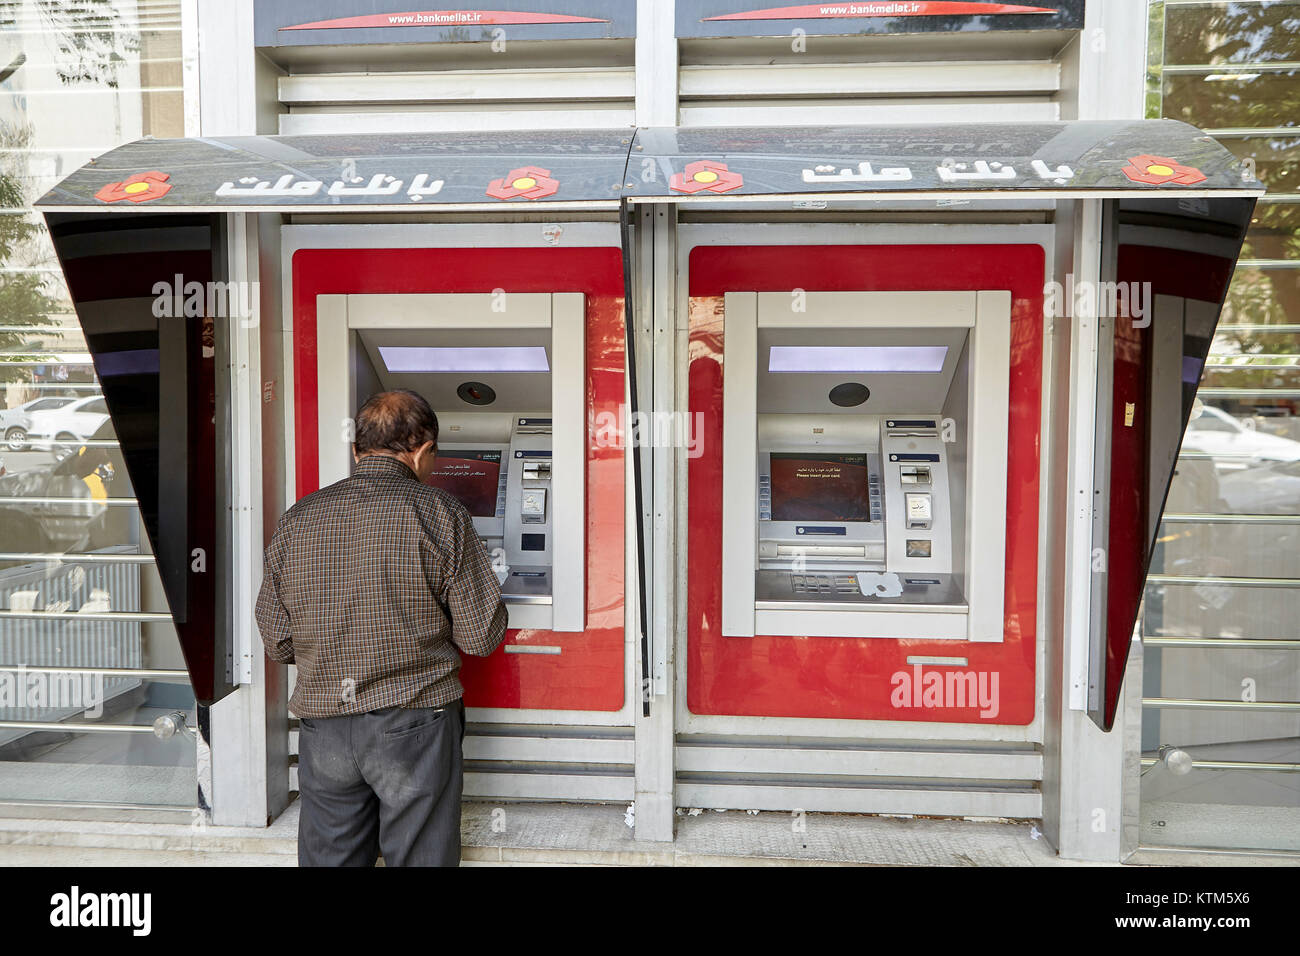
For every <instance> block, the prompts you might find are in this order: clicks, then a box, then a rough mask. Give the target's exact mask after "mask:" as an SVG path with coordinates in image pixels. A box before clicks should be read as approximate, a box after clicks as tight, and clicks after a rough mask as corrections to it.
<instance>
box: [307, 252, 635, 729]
mask: <svg viewBox="0 0 1300 956" xmlns="http://www.w3.org/2000/svg"><path fill="white" fill-rule="evenodd" d="M495 289H505V290H506V291H507V292H582V293H584V294H585V295H586V297H587V298H586V303H587V315H586V319H587V356H586V368H587V370H586V375H587V403H586V411H587V416H588V418H587V434H588V443H587V491H586V502H587V518H586V520H587V531H586V541H587V571H586V588H587V618H586V630H585V631H583V632H581V633H565V634H560V633H556V632H553V631H547V630H532V629H528V630H511V631H509V632H507V635H506V640H505V645H512V644H516V645H517V644H532V645H552V646H559V647H560V649H561V651H560V653H559V654H518V653H506V650H505V645H503V646H502V647H501V648H498V649H497V651H496V652H495V653H493V654H492V655H491V656H490V657H486V658H474V657H466V658H465V660H464V666H463V667H462V669H461V674H460V678H461V682H462V683H463V684H464V686H465V703H466V704H467V705H468V706H470V707H509V708H527V709H541V710H591V711H616V710H620V709H621V708H622V706H623V701H624V696H625V683H624V671H625V667H624V662H625V657H626V652H625V648H624V643H623V623H624V620H623V593H624V591H623V586H624V580H623V578H624V574H623V571H624V565H625V561H624V546H623V537H624V527H623V524H624V497H623V490H624V489H623V486H624V481H623V475H624V462H623V450H622V448H620V447H615V446H613V445H611V444H610V443H598V442H597V441H596V440H595V434H596V426H597V424H598V423H601V422H606V421H619V420H620V419H619V418H618V415H619V410H620V408H621V406H622V403H623V387H624V386H623V370H624V362H623V356H624V341H623V273H622V260H621V257H620V252H619V250H618V249H617V248H612V249H604V248H584V249H303V250H299V251H298V252H297V253H295V254H294V257H293V314H294V319H293V322H294V326H293V328H294V331H293V339H294V370H295V388H294V393H295V394H294V402H295V407H294V410H295V422H296V435H297V490H298V495H299V496H300V497H301V496H302V495H305V494H308V493H310V492H312V491H315V490H316V488H317V487H318V485H319V479H318V475H319V470H318V464H319V463H318V453H317V447H316V437H315V436H316V435H317V427H316V426H317V401H316V394H317V392H316V388H317V381H316V378H317V375H316V296H318V295H322V294H347V293H362V292H369V293H418V292H424V293H434V292H438V293H475V292H478V293H488V292H492V291H493V290H495Z"/></svg>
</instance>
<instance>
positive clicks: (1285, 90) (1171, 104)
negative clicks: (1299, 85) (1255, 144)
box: [1164, 70, 1300, 130]
mask: <svg viewBox="0 0 1300 956" xmlns="http://www.w3.org/2000/svg"><path fill="white" fill-rule="evenodd" d="M1296 75H1297V74H1296V71H1295V70H1277V71H1269V72H1267V73H1245V72H1241V73H1205V74H1201V73H1175V74H1168V73H1167V74H1165V80H1164V113H1165V117H1166V118H1168V119H1176V120H1182V121H1183V122H1184V123H1190V124H1191V125H1193V126H1199V127H1200V128H1202V129H1211V130H1212V129H1235V128H1239V127H1252V128H1255V127H1275V126H1277V127H1288V128H1289V127H1292V126H1295V125H1297V123H1300V111H1298V110H1297V101H1296Z"/></svg>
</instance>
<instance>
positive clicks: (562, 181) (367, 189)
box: [36, 120, 1263, 212]
mask: <svg viewBox="0 0 1300 956" xmlns="http://www.w3.org/2000/svg"><path fill="white" fill-rule="evenodd" d="M1262 192H1263V187H1262V185H1261V184H1260V183H1259V182H1258V181H1257V180H1256V179H1255V178H1254V176H1253V175H1252V172H1251V170H1250V168H1249V167H1248V166H1246V165H1244V164H1243V163H1242V162H1241V161H1240V160H1238V159H1237V158H1236V157H1235V156H1234V155H1233V154H1232V153H1230V152H1229V151H1228V150H1227V149H1225V148H1224V147H1223V146H1221V145H1220V144H1219V143H1217V142H1216V141H1215V140H1214V139H1213V138H1212V137H1210V136H1207V135H1206V134H1204V133H1202V132H1201V131H1200V130H1197V129H1195V128H1194V127H1191V126H1188V125H1186V124H1184V123H1179V122H1176V121H1174V120H1137V121H1129V122H1119V121H1077V122H1052V123H1019V124H1011V123H973V124H950V125H945V126H919V125H897V126H809V127H736V128H683V127H648V128H647V127H643V128H639V129H632V128H629V129H627V130H538V131H526V132H501V133H494V132H481V133H400V134H384V135H365V136H361V135H351V134H333V135H320V136H236V137H216V138H211V137H203V138H194V139H171V140H156V139H143V140H138V141H136V142H133V143H129V144H127V145H125V146H120V147H118V148H117V149H114V150H111V151H109V152H108V153H105V154H104V155H103V156H100V157H98V158H97V159H94V160H92V161H91V162H89V163H87V164H86V165H85V166H83V167H81V168H80V169H78V170H77V171H76V172H74V173H72V174H71V175H70V176H68V177H67V178H66V179H64V180H63V181H62V182H61V183H59V184H58V185H57V186H56V187H54V189H52V190H50V192H49V193H48V194H46V195H45V196H44V197H43V198H42V199H40V200H39V201H38V202H37V204H36V205H37V206H38V207H40V208H41V209H42V210H44V211H49V212H60V211H61V212H71V211H74V210H75V211H91V210H96V211H98V210H103V211H105V212H134V211H144V210H147V211H153V212H166V211H176V212H182V211H184V212H200V211H201V212H219V211H223V210H225V211H249V210H264V211H276V210H278V211H306V210H316V211H325V210H337V211H342V210H384V211H388V212H392V211H403V210H406V211H414V210H417V209H427V208H429V207H435V208H439V209H444V210H449V209H464V208H472V209H475V210H486V209H492V208H499V207H500V206H502V205H503V204H507V203H513V204H530V203H544V204H546V205H548V206H553V207H558V208H572V209H600V208H609V207H613V206H616V205H617V204H618V203H619V201H620V200H622V199H624V198H627V199H628V200H630V201H632V202H696V201H708V202H718V201H732V200H739V201H746V200H761V199H763V198H776V197H789V196H816V197H820V198H854V197H864V196H873V195H880V194H887V195H889V196H891V197H894V198H898V199H904V198H934V197H936V196H939V195H943V194H951V195H966V196H970V195H972V194H978V195H981V196H990V197H992V196H1004V197H1005V196H1014V197H1022V198H1030V197H1031V196H1034V195H1046V194H1050V195H1052V196H1055V197H1058V198H1069V197H1078V198H1102V197H1114V196H1128V195H1133V194H1135V193H1149V194H1155V195H1159V194H1181V195H1187V194H1192V193H1195V194H1196V195H1199V196H1204V195H1235V196H1256V195H1259V194H1261V193H1262Z"/></svg>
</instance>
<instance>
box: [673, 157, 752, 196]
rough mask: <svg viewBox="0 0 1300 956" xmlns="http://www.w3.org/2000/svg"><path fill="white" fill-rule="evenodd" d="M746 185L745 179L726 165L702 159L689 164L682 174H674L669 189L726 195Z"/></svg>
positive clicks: (680, 191) (681, 191)
mask: <svg viewBox="0 0 1300 956" xmlns="http://www.w3.org/2000/svg"><path fill="white" fill-rule="evenodd" d="M743 185H745V177H744V176H742V175H740V173H737V172H734V171H732V170H730V169H728V168H727V164H726V163H715V162H714V161H713V160H710V159H700V160H697V161H695V162H693V163H689V164H688V165H687V166H686V168H685V169H684V170H682V171H681V172H680V173H673V177H672V179H670V180H669V181H668V187H669V188H670V189H672V190H674V191H676V192H679V193H698V192H706V191H707V192H711V193H725V192H728V191H730V190H732V189H739V188H740V187H741V186H743Z"/></svg>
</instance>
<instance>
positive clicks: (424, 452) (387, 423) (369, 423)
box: [352, 388, 438, 481]
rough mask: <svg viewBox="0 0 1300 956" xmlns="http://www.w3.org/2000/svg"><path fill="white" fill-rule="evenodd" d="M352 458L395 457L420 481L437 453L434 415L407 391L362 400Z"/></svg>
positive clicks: (420, 398)
mask: <svg viewBox="0 0 1300 956" xmlns="http://www.w3.org/2000/svg"><path fill="white" fill-rule="evenodd" d="M354 426H355V429H354V430H355V439H354V441H353V444H352V458H353V460H354V461H360V460H361V459H362V458H365V457H367V456H369V455H383V456H386V457H389V458H395V459H397V460H398V461H400V462H402V463H403V464H405V465H406V466H407V467H408V468H410V469H411V471H413V472H415V475H416V477H417V478H419V479H420V480H421V481H424V480H425V479H426V478H428V477H429V475H431V474H432V473H433V462H434V458H435V457H436V455H437V451H438V416H437V415H436V414H434V411H433V409H432V408H431V407H430V406H429V403H428V402H426V401H425V400H424V398H423V397H422V396H420V395H418V394H417V393H415V392H413V391H411V390H410V389H409V388H398V389H393V390H392V391H389V392H377V393H376V394H374V395H371V396H370V397H369V398H368V399H366V403H365V404H364V405H362V406H361V410H360V411H359V412H357V417H356V419H355V422H354Z"/></svg>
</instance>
